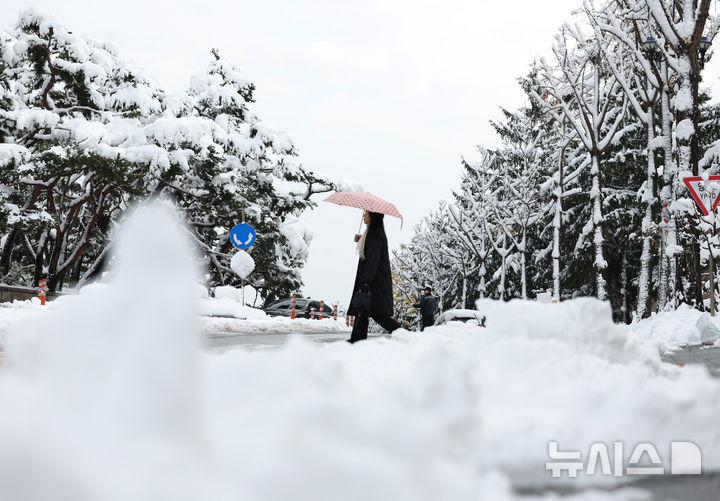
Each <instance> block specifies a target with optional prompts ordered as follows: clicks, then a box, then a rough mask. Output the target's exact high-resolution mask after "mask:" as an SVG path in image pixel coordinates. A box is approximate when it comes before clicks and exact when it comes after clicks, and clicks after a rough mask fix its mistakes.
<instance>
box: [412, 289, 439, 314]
mask: <svg viewBox="0 0 720 501" xmlns="http://www.w3.org/2000/svg"><path fill="white" fill-rule="evenodd" d="M413 306H415V307H416V308H418V309H419V310H420V313H421V314H422V316H424V317H430V316H432V315H434V314H435V308H437V301H436V300H435V298H434V297H433V296H431V295H430V294H425V295H424V296H423V297H422V298H421V299H420V302H419V303H417V304H415V305H413Z"/></svg>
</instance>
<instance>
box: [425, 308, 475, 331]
mask: <svg viewBox="0 0 720 501" xmlns="http://www.w3.org/2000/svg"><path fill="white" fill-rule="evenodd" d="M448 322H462V323H467V324H471V325H477V326H479V327H485V315H483V314H482V313H480V312H479V311H477V310H447V311H445V312H443V313H441V314H440V316H438V317H437V320H435V325H445V324H447V323H448Z"/></svg>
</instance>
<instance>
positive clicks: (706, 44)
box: [698, 37, 712, 68]
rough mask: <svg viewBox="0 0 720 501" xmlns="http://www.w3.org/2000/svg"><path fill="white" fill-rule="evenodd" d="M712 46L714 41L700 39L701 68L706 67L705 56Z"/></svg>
mask: <svg viewBox="0 0 720 501" xmlns="http://www.w3.org/2000/svg"><path fill="white" fill-rule="evenodd" d="M711 45H712V41H711V40H708V37H700V43H699V44H698V49H699V50H700V67H701V68H702V67H703V66H705V54H706V53H707V51H708V49H709V48H710V46H711Z"/></svg>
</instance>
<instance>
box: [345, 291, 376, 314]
mask: <svg viewBox="0 0 720 501" xmlns="http://www.w3.org/2000/svg"><path fill="white" fill-rule="evenodd" d="M371 302H372V294H370V293H369V292H360V291H357V292H355V293H353V295H352V299H351V300H350V309H351V310H353V311H355V310H357V311H358V312H360V313H362V312H363V311H366V310H370V303H371Z"/></svg>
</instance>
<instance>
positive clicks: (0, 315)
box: [0, 284, 351, 348]
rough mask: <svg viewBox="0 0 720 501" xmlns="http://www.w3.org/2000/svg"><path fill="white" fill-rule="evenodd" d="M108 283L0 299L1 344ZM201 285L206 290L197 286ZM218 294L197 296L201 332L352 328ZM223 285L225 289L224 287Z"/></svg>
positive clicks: (341, 330) (340, 322) (337, 331)
mask: <svg viewBox="0 0 720 501" xmlns="http://www.w3.org/2000/svg"><path fill="white" fill-rule="evenodd" d="M106 287H108V286H107V285H104V284H93V285H89V286H86V287H84V288H83V289H81V290H80V292H79V293H78V294H68V295H65V296H60V297H58V298H57V299H55V300H54V301H50V302H48V303H47V305H46V306H41V305H40V300H39V299H36V298H33V299H32V300H28V301H13V302H12V303H0V348H2V345H3V339H4V338H5V337H6V336H7V333H8V332H10V331H11V327H13V326H15V325H17V324H19V323H22V322H27V321H29V320H34V319H38V320H40V319H42V318H44V317H45V316H50V317H52V318H54V317H55V316H57V315H58V314H59V313H60V312H62V311H64V310H65V309H67V308H68V307H69V305H70V304H72V303H74V302H76V301H81V300H82V299H81V298H82V297H84V296H87V295H89V294H93V295H102V294H104V290H105V289H106ZM199 289H202V290H203V291H204V290H205V289H204V288H202V287H200V286H198V287H196V288H195V290H196V291H198V290H199ZM218 289H221V290H218V291H217V296H216V297H208V296H207V291H205V293H204V294H202V292H198V295H199V296H200V297H198V298H196V303H195V305H194V307H195V311H196V313H197V318H196V319H195V322H196V325H197V332H198V333H199V334H200V335H201V336H211V337H227V336H237V335H244V334H308V333H312V334H322V333H327V334H332V333H334V334H341V333H346V334H348V336H349V334H350V330H351V329H350V328H349V327H347V326H346V322H345V318H344V317H343V318H341V317H338V319H337V320H333V319H332V318H328V317H325V318H324V319H322V320H309V319H305V318H296V319H294V320H290V319H289V318H287V317H272V316H269V315H266V314H265V312H263V311H262V310H260V309H258V308H252V307H250V306H243V304H242V303H241V302H239V300H238V298H236V297H235V294H232V293H229V291H228V289H233V288H232V287H223V288H220V287H218ZM222 289H224V290H222ZM14 332H15V334H16V335H19V336H22V329H16V330H15V331H14Z"/></svg>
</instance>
